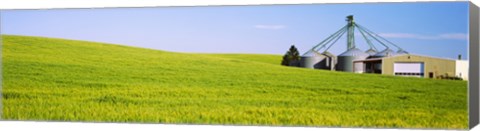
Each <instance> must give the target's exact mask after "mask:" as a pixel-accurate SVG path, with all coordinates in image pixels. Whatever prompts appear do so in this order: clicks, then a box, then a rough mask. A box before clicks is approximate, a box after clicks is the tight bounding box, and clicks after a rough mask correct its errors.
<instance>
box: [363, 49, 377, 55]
mask: <svg viewBox="0 0 480 131" xmlns="http://www.w3.org/2000/svg"><path fill="white" fill-rule="evenodd" d="M365 53H367V54H369V55H371V56H372V55H375V54H377V51H376V50H374V49H372V48H370V49H368V50H367V51H365Z"/></svg>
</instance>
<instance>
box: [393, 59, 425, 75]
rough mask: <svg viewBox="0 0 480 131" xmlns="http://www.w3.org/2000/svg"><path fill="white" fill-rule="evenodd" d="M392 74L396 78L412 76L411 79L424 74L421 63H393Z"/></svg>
mask: <svg viewBox="0 0 480 131" xmlns="http://www.w3.org/2000/svg"><path fill="white" fill-rule="evenodd" d="M393 73H395V75H398V76H413V77H423V74H424V64H423V63H422V62H416V63H401V62H398V63H394V64H393Z"/></svg>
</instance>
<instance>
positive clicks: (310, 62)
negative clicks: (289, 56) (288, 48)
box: [300, 51, 337, 69]
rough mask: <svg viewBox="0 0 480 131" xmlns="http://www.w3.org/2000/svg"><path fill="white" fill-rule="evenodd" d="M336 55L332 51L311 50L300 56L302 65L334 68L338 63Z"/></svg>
mask: <svg viewBox="0 0 480 131" xmlns="http://www.w3.org/2000/svg"><path fill="white" fill-rule="evenodd" d="M336 59H337V58H336V56H335V55H333V54H331V53H330V52H324V53H320V52H317V51H309V52H307V53H306V54H304V55H303V56H302V57H301V58H300V67H304V68H311V69H332V68H333V67H334V66H335V64H336Z"/></svg>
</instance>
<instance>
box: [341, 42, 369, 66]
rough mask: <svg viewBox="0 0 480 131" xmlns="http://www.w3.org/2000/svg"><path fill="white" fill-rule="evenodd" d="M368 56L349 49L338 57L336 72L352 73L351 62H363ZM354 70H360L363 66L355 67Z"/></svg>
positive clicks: (354, 49)
mask: <svg viewBox="0 0 480 131" xmlns="http://www.w3.org/2000/svg"><path fill="white" fill-rule="evenodd" d="M368 56H369V55H368V54H367V53H365V52H363V51H362V50H360V49H358V48H352V49H349V50H347V51H345V52H343V53H342V54H340V55H338V57H337V58H338V63H337V66H336V69H337V70H338V71H345V72H353V71H354V69H353V61H356V60H365V59H366V58H367V57H368ZM355 68H362V70H363V66H360V67H358V66H356V67H355Z"/></svg>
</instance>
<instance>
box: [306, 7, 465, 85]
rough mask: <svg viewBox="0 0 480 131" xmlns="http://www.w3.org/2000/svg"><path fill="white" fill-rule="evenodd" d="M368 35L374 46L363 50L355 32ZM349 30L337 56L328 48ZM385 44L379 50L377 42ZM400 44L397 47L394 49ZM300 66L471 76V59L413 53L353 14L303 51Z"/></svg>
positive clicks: (429, 76)
mask: <svg viewBox="0 0 480 131" xmlns="http://www.w3.org/2000/svg"><path fill="white" fill-rule="evenodd" d="M355 29H357V30H358V32H359V34H361V36H362V37H363V39H365V41H366V43H367V44H368V45H369V47H370V49H368V50H367V51H362V50H361V49H359V48H357V47H356V45H355V39H354V38H355V37H354V34H355V33H354V32H355ZM344 34H347V50H346V51H345V52H343V53H341V54H340V55H338V56H336V55H333V54H332V53H330V52H328V50H329V49H330V48H331V47H332V46H333V45H334V44H335V43H336V42H337V41H338V40H339V39H340V38H341V37H342V36H343V35H344ZM374 42H376V44H378V45H381V46H383V47H384V49H383V50H381V51H378V49H377V47H376V46H375V43H374ZM393 48H396V49H397V51H394V50H392V49H393ZM299 65H300V67H304V68H312V69H324V70H332V71H333V70H335V71H344V72H355V73H376V74H385V75H396V76H408V77H423V78H452V77H458V78H462V79H463V80H468V61H466V60H461V59H460V58H459V60H453V59H445V58H436V57H430V56H423V55H414V54H410V53H408V52H407V51H405V50H404V49H402V48H401V47H400V46H398V45H396V44H394V43H392V42H390V41H388V40H387V39H385V38H383V37H381V36H380V35H378V34H376V33H374V32H372V31H370V30H368V29H367V28H365V27H363V26H361V25H359V24H357V23H355V22H354V20H353V16H352V15H350V16H347V25H345V26H344V27H342V28H341V29H340V30H338V31H337V32H335V33H334V34H332V35H330V36H329V37H327V38H326V39H325V40H323V41H322V42H320V43H319V44H317V45H315V46H313V48H311V49H310V50H308V51H307V52H306V53H304V54H303V55H302V57H301V58H300V61H299Z"/></svg>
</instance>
